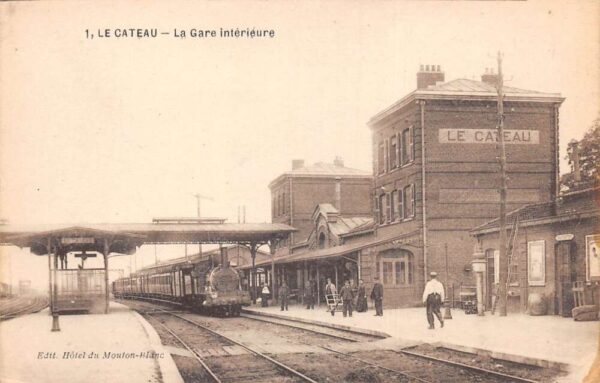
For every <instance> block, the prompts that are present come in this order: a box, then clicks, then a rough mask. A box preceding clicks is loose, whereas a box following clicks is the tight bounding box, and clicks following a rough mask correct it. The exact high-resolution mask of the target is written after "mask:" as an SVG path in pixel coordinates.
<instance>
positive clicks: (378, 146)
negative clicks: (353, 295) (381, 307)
mask: <svg viewBox="0 0 600 383" xmlns="http://www.w3.org/2000/svg"><path fill="white" fill-rule="evenodd" d="M496 81H497V75H494V74H493V73H491V71H488V72H487V73H486V74H484V75H483V76H482V77H481V81H474V80H467V79H456V80H452V81H449V82H445V78H444V73H443V72H442V71H441V70H440V67H439V66H435V65H432V66H425V67H423V66H422V67H421V70H420V71H419V72H418V73H417V89H416V90H415V91H413V92H411V93H409V94H408V95H406V96H405V97H403V98H401V99H400V100H399V101H397V102H396V103H394V104H393V105H391V106H390V107H388V108H386V109H384V110H383V111H381V112H380V113H378V114H376V115H375V116H373V117H372V118H371V120H370V121H369V122H368V125H369V127H370V129H371V131H372V137H373V139H372V145H373V147H372V150H373V173H374V177H375V179H374V185H373V190H372V196H373V206H374V213H375V222H376V227H375V232H376V236H377V237H392V236H393V233H397V234H403V235H404V237H402V238H399V239H396V240H394V241H392V242H391V243H388V244H386V245H379V246H375V247H372V248H369V249H366V250H363V251H362V257H361V258H362V263H363V264H362V265H361V276H362V277H363V279H365V280H371V279H372V276H373V275H374V274H378V275H380V277H381V280H382V282H383V285H384V288H385V296H387V297H388V298H391V299H387V302H388V303H389V302H390V301H391V302H394V303H395V304H397V305H400V306H404V305H411V304H414V303H417V302H419V301H420V299H421V293H422V291H423V287H424V284H425V282H426V281H427V275H428V274H429V272H430V271H436V272H438V274H439V278H440V279H441V281H442V282H444V283H445V282H446V278H448V284H453V285H454V286H455V287H457V288H458V287H460V286H461V285H462V284H470V285H471V284H472V283H473V282H472V281H473V279H472V275H471V258H472V255H473V247H474V241H473V238H472V237H470V236H469V231H470V230H471V229H472V228H474V227H476V226H478V225H481V224H482V223H484V222H487V221H489V220H492V219H494V218H496V217H498V215H499V200H500V198H499V187H500V182H501V179H500V173H499V163H498V159H497V156H498V155H499V151H498V148H497V130H496V126H497V120H498V118H497V90H496ZM504 93H505V98H504V111H505V119H504V122H505V141H506V153H507V158H508V160H507V175H508V177H509V180H508V197H507V211H511V210H513V209H517V208H519V207H521V206H523V205H526V204H533V203H540V202H546V201H552V200H554V198H555V197H556V196H557V193H558V161H559V159H558V126H559V107H560V105H561V103H562V102H563V101H564V98H562V97H560V95H559V94H550V93H541V92H537V91H531V90H523V89H518V88H513V87H504ZM446 254H447V259H448V261H447V265H448V266H447V267H448V275H446V272H445V269H446ZM405 267H410V269H409V270H405ZM405 274H408V276H407V277H406V276H405ZM456 294H458V291H456V293H455V295H456Z"/></svg>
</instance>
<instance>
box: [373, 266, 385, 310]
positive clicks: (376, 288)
mask: <svg viewBox="0 0 600 383" xmlns="http://www.w3.org/2000/svg"><path fill="white" fill-rule="evenodd" d="M373 279H374V280H375V284H374V285H373V290H371V299H372V300H373V301H374V302H375V316H380V317H382V316H383V285H382V284H381V283H379V276H378V275H376V276H375V277H374V278H373Z"/></svg>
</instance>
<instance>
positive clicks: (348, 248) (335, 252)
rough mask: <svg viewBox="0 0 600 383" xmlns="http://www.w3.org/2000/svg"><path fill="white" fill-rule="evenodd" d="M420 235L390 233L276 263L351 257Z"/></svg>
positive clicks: (304, 252)
mask: <svg viewBox="0 0 600 383" xmlns="http://www.w3.org/2000/svg"><path fill="white" fill-rule="evenodd" d="M418 233H419V230H416V231H412V232H409V233H400V234H399V233H397V232H390V233H387V234H385V235H379V236H369V237H364V238H361V239H360V240H358V241H355V242H352V243H349V244H344V245H340V246H332V247H328V248H325V249H317V250H312V251H302V252H298V253H293V254H290V255H285V256H281V257H278V258H275V263H276V264H282V263H292V262H301V261H305V260H315V259H327V258H333V257H339V256H344V255H349V254H351V253H354V252H356V251H359V250H362V249H365V248H368V247H372V246H376V245H380V244H383V243H386V242H391V241H399V243H401V242H402V239H404V238H410V237H414V236H415V234H418ZM412 246H417V247H419V246H421V244H416V245H414V244H413V245H412ZM270 263H271V261H265V262H261V263H258V262H257V263H256V266H264V265H268V264H270ZM242 268H243V269H244V268H248V267H242Z"/></svg>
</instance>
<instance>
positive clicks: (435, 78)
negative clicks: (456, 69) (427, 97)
mask: <svg viewBox="0 0 600 383" xmlns="http://www.w3.org/2000/svg"><path fill="white" fill-rule="evenodd" d="M438 82H444V72H442V69H441V67H440V66H439V65H421V67H420V68H419V71H418V72H417V89H426V88H427V87H428V86H430V85H436V84H437V83H438Z"/></svg>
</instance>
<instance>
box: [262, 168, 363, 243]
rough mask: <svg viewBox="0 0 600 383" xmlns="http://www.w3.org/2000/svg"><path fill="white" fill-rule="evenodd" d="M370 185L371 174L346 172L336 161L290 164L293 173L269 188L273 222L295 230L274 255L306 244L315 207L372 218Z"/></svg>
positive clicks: (278, 179) (346, 214) (343, 214)
mask: <svg viewBox="0 0 600 383" xmlns="http://www.w3.org/2000/svg"><path fill="white" fill-rule="evenodd" d="M372 182H373V175H372V174H371V173H370V172H368V171H364V170H358V169H352V168H348V167H346V166H344V161H343V160H342V159H341V158H339V157H336V158H335V160H334V161H333V163H324V162H317V163H316V164H314V165H305V164H304V161H303V160H294V161H292V170H291V171H287V172H285V173H283V174H281V175H279V176H278V177H277V178H275V179H274V180H273V181H272V182H271V183H270V184H269V189H271V220H272V222H273V223H285V224H288V225H290V226H293V227H295V228H297V229H298V232H296V233H293V234H292V235H291V236H290V239H289V242H284V243H282V244H280V246H279V249H278V252H277V255H282V254H287V253H289V252H290V247H292V248H293V247H294V246H295V245H297V244H302V243H304V242H306V241H307V239H308V236H309V235H310V232H311V231H312V229H313V219H312V216H313V213H314V210H315V206H317V205H318V204H330V205H332V206H333V207H335V209H336V210H337V211H338V212H339V214H341V215H342V216H371V214H372V212H371V203H370V200H371V198H370V193H371V187H372Z"/></svg>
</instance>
